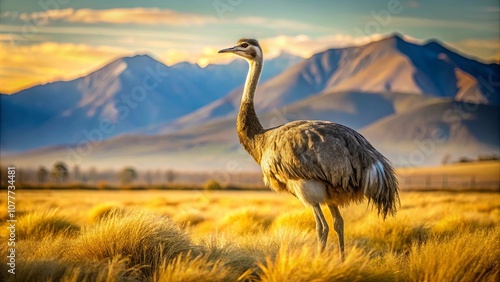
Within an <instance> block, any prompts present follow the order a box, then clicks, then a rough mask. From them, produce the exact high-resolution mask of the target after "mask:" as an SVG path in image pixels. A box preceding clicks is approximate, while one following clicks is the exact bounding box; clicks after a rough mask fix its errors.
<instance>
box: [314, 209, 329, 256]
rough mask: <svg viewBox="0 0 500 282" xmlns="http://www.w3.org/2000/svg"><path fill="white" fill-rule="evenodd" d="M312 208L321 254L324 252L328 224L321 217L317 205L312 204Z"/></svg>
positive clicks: (323, 217) (322, 216)
mask: <svg viewBox="0 0 500 282" xmlns="http://www.w3.org/2000/svg"><path fill="white" fill-rule="evenodd" d="M312 208H313V212H314V219H315V220H316V232H317V234H318V241H319V249H320V251H321V252H322V251H324V250H325V246H326V241H327V239H328V223H327V222H326V219H325V216H324V215H323V212H322V211H321V207H320V205H319V204H314V205H313V206H312Z"/></svg>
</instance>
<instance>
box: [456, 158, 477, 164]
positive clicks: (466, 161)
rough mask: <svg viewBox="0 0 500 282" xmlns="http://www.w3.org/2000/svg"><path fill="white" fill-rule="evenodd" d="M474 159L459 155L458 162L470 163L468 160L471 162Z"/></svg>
mask: <svg viewBox="0 0 500 282" xmlns="http://www.w3.org/2000/svg"><path fill="white" fill-rule="evenodd" d="M473 161H474V160H473V159H471V158H468V157H460V158H459V159H458V162H459V163H470V162H473Z"/></svg>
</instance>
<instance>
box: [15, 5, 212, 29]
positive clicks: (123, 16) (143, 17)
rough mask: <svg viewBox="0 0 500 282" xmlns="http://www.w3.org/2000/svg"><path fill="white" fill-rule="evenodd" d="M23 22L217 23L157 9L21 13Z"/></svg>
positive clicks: (203, 16) (186, 14)
mask: <svg viewBox="0 0 500 282" xmlns="http://www.w3.org/2000/svg"><path fill="white" fill-rule="evenodd" d="M20 18H21V19H24V20H36V21H38V22H40V21H44V20H64V21H67V22H80V23H115V24H125V23H133V24H145V25H158V24H163V25H174V26H175V25H203V24H207V23H213V22H215V21H217V18H216V17H211V16H205V15H200V14H195V13H184V12H178V11H173V10H169V9H158V8H115V9H105V10H95V9H73V8H68V9H61V10H49V11H43V12H34V13H22V14H20Z"/></svg>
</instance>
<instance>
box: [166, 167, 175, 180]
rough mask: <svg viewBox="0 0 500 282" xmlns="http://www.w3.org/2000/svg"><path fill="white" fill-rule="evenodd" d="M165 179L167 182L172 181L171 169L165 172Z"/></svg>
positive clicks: (173, 175)
mask: <svg viewBox="0 0 500 282" xmlns="http://www.w3.org/2000/svg"><path fill="white" fill-rule="evenodd" d="M165 180H166V181H167V183H172V182H174V180H175V172H174V171H173V170H171V169H169V170H167V171H166V172H165Z"/></svg>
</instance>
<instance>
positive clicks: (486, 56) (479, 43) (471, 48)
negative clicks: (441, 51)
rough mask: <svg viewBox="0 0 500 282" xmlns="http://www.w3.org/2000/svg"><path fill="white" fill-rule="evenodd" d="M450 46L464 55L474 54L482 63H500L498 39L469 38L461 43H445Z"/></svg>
mask: <svg viewBox="0 0 500 282" xmlns="http://www.w3.org/2000/svg"><path fill="white" fill-rule="evenodd" d="M447 44H450V45H451V46H453V47H455V48H457V49H459V50H460V51H462V52H464V53H466V54H475V56H477V58H478V59H480V60H482V61H484V62H488V63H491V62H496V63H498V62H499V61H500V48H499V46H500V39H498V38H469V39H464V40H461V41H455V42H447Z"/></svg>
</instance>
